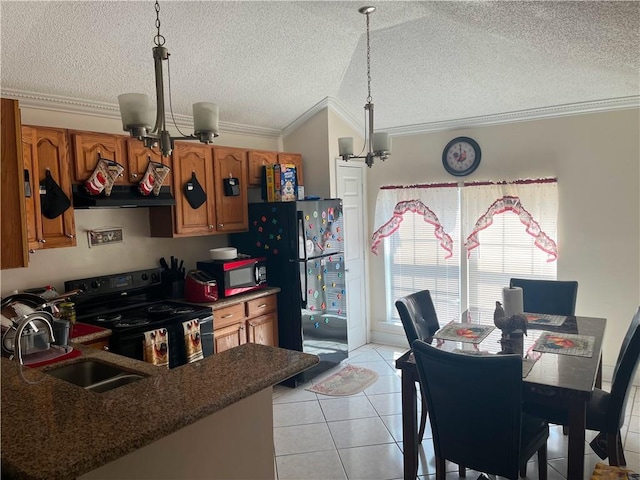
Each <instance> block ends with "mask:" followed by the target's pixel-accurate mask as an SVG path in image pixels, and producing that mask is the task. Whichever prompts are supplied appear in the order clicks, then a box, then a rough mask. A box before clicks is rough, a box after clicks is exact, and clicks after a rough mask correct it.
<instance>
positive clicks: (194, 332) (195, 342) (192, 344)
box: [182, 319, 204, 363]
mask: <svg viewBox="0 0 640 480" xmlns="http://www.w3.org/2000/svg"><path fill="white" fill-rule="evenodd" d="M182 329H183V330H184V348H185V350H186V351H187V362H188V363H191V362H195V361H197V360H202V359H203V358H204V355H203V354H202V342H200V322H199V321H198V320H197V319H196V320H188V321H186V322H183V323H182Z"/></svg>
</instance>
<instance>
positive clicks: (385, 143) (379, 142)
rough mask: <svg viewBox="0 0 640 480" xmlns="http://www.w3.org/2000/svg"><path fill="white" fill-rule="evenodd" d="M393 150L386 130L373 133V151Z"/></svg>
mask: <svg viewBox="0 0 640 480" xmlns="http://www.w3.org/2000/svg"><path fill="white" fill-rule="evenodd" d="M390 150H391V147H390V145H389V134H388V133H384V132H378V133H374V134H373V151H374V152H388V151H390Z"/></svg>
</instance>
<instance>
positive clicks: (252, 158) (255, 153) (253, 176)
mask: <svg viewBox="0 0 640 480" xmlns="http://www.w3.org/2000/svg"><path fill="white" fill-rule="evenodd" d="M248 159H249V185H252V186H256V187H259V186H261V185H262V167H264V166H265V165H275V164H276V163H278V152H268V151H264V150H249V152H248Z"/></svg>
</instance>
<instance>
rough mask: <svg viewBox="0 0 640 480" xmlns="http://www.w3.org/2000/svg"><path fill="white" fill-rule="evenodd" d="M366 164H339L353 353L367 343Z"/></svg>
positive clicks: (348, 308)
mask: <svg viewBox="0 0 640 480" xmlns="http://www.w3.org/2000/svg"><path fill="white" fill-rule="evenodd" d="M365 168H367V167H366V165H364V164H358V163H355V162H350V163H346V162H343V161H336V179H337V193H338V198H341V199H342V208H343V212H344V226H345V237H344V257H345V280H346V296H347V298H346V301H347V323H348V337H349V351H352V350H355V349H356V348H358V347H360V346H362V345H364V344H365V343H367V334H368V327H367V308H366V305H367V302H366V292H367V290H366V276H365V252H366V248H367V241H366V219H365V211H364V206H365V205H366V203H365V199H364V191H365V190H364V178H365V172H364V169H365Z"/></svg>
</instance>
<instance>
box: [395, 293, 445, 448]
mask: <svg viewBox="0 0 640 480" xmlns="http://www.w3.org/2000/svg"><path fill="white" fill-rule="evenodd" d="M396 310H398V314H399V315H400V320H401V321H402V327H403V328H404V333H405V335H406V336H407V340H408V341H409V346H411V344H412V343H413V341H414V340H423V341H425V342H428V343H431V341H432V340H433V335H434V334H435V333H436V332H437V331H438V329H439V328H440V323H439V322H438V316H437V315H436V309H435V307H434V306H433V300H431V293H430V292H429V290H421V291H419V292H415V293H412V294H410V295H407V296H406V297H402V298H399V299H398V300H396ZM420 397H421V398H422V413H421V415H420V429H419V430H418V442H419V443H422V438H423V437H424V430H425V427H426V425H427V403H426V402H425V400H424V395H422V394H421V395H420Z"/></svg>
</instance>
